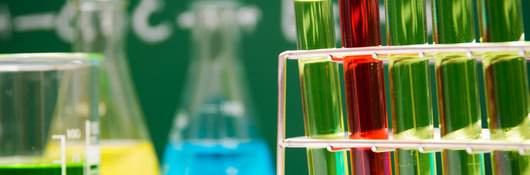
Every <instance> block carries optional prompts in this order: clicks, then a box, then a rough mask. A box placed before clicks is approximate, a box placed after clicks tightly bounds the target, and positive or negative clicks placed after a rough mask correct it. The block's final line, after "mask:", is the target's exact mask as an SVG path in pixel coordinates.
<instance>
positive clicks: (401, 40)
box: [385, 0, 427, 45]
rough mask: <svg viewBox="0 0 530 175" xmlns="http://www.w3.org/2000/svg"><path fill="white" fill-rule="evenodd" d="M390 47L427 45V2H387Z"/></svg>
mask: <svg viewBox="0 0 530 175" xmlns="http://www.w3.org/2000/svg"><path fill="white" fill-rule="evenodd" d="M385 5H386V19H387V31H388V32H387V35H388V37H387V38H388V42H389V43H390V45H408V44H424V43H427V25H426V22H425V20H426V16H425V0H385Z"/></svg>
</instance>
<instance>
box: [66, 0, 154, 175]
mask: <svg viewBox="0 0 530 175" xmlns="http://www.w3.org/2000/svg"><path fill="white" fill-rule="evenodd" d="M69 3H72V4H73V5H74V7H75V11H76V18H75V29H76V30H75V32H76V34H75V39H74V43H73V44H74V50H75V51H83V52H100V53H103V54H104V55H105V60H104V61H103V63H102V71H101V76H100V77H101V78H100V82H99V87H100V94H101V98H100V101H99V106H100V109H99V110H100V117H101V119H100V121H101V124H100V127H101V167H100V172H101V175H116V174H127V175H146V174H149V175H157V174H159V165H158V160H157V158H156V154H155V152H154V148H153V145H152V143H151V141H150V139H149V136H148V132H147V130H146V127H145V122H144V121H143V114H142V111H141V109H140V107H139V104H138V100H137V97H136V94H135V91H134V87H133V86H132V82H131V79H130V77H129V70H128V65H127V60H126V53H125V43H124V42H125V40H124V39H125V38H124V36H125V32H126V20H127V18H126V5H127V1H125V0H69Z"/></svg>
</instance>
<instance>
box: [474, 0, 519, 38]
mask: <svg viewBox="0 0 530 175" xmlns="http://www.w3.org/2000/svg"><path fill="white" fill-rule="evenodd" d="M478 2H479V7H480V8H479V14H480V24H481V25H480V26H481V27H480V32H481V41H483V42H504V41H520V40H521V41H522V40H524V26H523V11H522V4H521V0H479V1H478Z"/></svg>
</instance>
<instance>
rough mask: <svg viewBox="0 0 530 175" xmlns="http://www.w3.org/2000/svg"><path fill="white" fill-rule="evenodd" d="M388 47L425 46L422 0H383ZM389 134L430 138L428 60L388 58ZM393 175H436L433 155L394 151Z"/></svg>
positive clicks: (401, 57)
mask: <svg viewBox="0 0 530 175" xmlns="http://www.w3.org/2000/svg"><path fill="white" fill-rule="evenodd" d="M385 8H386V19H387V25H386V27H387V38H388V44H389V45H410V44H424V43H427V26H426V15H425V12H426V11H425V8H426V6H425V1H424V0H385ZM389 60H390V64H389V75H390V96H391V98H390V99H391V100H390V101H391V111H392V112H391V114H392V131H393V133H394V138H396V139H406V140H420V139H432V138H433V136H434V135H433V133H434V131H433V110H432V102H431V100H432V99H431V94H430V93H431V88H430V66H429V59H427V58H425V57H420V56H418V55H417V54H412V55H392V56H390V57H389ZM394 170H395V172H396V174H418V175H419V174H421V175H431V174H436V157H435V154H434V153H420V152H419V151H415V150H397V151H396V152H394Z"/></svg>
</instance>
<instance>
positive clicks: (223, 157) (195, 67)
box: [163, 0, 273, 175]
mask: <svg viewBox="0 0 530 175" xmlns="http://www.w3.org/2000/svg"><path fill="white" fill-rule="evenodd" d="M239 7H240V4H239V3H238V2H236V1H232V0H225V1H209V0H204V1H201V0H199V1H194V2H193V4H192V6H191V13H192V15H191V16H192V20H193V24H192V25H191V26H192V27H191V29H192V31H191V32H192V41H193V48H192V50H193V59H192V63H191V65H190V69H189V71H188V72H189V74H188V79H187V82H186V83H187V84H186V85H187V86H186V89H185V91H184V93H183V94H184V98H183V100H182V103H181V106H180V107H179V109H178V110H177V111H176V116H175V122H174V125H173V128H172V131H171V135H170V140H169V143H168V145H167V147H166V152H165V155H164V167H163V170H164V172H163V173H164V174H166V175H222V174H226V175H235V174H253V175H272V174H273V169H272V168H273V167H272V162H271V161H272V160H271V158H270V154H269V150H268V148H267V146H266V143H265V141H264V140H263V139H261V138H260V137H259V135H258V133H257V132H256V131H255V130H256V126H255V125H254V123H253V121H252V116H253V113H252V104H251V103H250V101H249V99H248V98H247V92H246V90H247V87H246V85H245V83H244V77H243V74H242V72H241V71H242V70H241V65H240V62H239V60H238V51H239V42H240V37H241V36H240V35H241V32H240V30H241V27H240V26H239V23H238V20H237V18H236V17H237V15H238V14H237V12H238V8H239Z"/></svg>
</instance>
